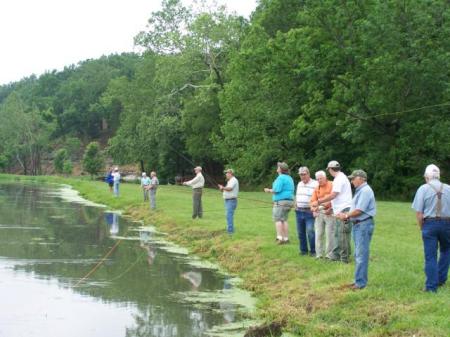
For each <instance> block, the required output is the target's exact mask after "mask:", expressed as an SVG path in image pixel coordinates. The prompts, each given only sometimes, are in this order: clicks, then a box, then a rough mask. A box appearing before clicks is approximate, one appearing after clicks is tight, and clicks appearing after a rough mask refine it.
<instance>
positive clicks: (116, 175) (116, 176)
mask: <svg viewBox="0 0 450 337" xmlns="http://www.w3.org/2000/svg"><path fill="white" fill-rule="evenodd" d="M112 176H113V182H114V196H116V197H118V196H119V185H120V172H119V168H118V167H115V168H114V171H113V173H112Z"/></svg>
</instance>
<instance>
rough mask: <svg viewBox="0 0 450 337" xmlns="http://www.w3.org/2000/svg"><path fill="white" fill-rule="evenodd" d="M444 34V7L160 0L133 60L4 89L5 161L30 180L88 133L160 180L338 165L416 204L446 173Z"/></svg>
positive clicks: (0, 109)
mask: <svg viewBox="0 0 450 337" xmlns="http://www.w3.org/2000/svg"><path fill="white" fill-rule="evenodd" d="M448 36H450V4H449V3H448V2H446V1H438V0H427V1H423V0H407V1H394V0H387V1H376V0H367V1H357V0H352V1H350V0H321V1H315V0H303V1H299V0H260V1H259V2H258V6H257V8H256V9H255V11H254V12H253V13H252V15H251V18H250V19H248V20H247V19H244V18H243V17H240V16H238V15H236V14H233V13H229V12H227V11H226V10H225V9H224V8H223V7H220V6H216V7H211V6H208V5H207V3H206V2H202V3H200V4H199V5H197V6H196V7H193V8H188V7H185V6H183V4H182V2H181V1H180V0H164V1H163V2H162V9H161V10H160V11H157V12H154V13H152V14H151V16H150V18H149V21H148V25H147V28H146V30H145V31H143V32H141V33H140V34H138V35H137V36H136V37H135V44H136V45H137V46H139V47H140V48H141V49H142V53H139V54H136V53H127V54H121V55H110V56H104V57H102V58H100V59H96V60H86V61H83V62H81V63H79V64H78V65H76V66H69V67H66V68H65V69H64V70H62V71H53V72H48V73H46V74H44V75H42V76H39V77H35V76H31V77H29V78H26V79H23V80H21V81H19V82H15V83H11V84H8V85H4V86H1V87H0V138H1V142H0V167H2V168H3V170H11V169H12V168H14V167H16V168H17V167H20V168H21V169H22V170H23V172H24V173H25V174H39V173H40V170H41V161H42V158H49V157H50V158H54V157H55V155H56V152H57V151H58V150H61V149H64V150H65V151H67V156H72V157H73V160H77V159H80V158H81V153H80V149H81V148H82V145H86V144H87V143H89V142H90V141H92V140H96V141H99V142H100V143H101V144H102V145H103V147H104V149H105V152H106V154H107V155H108V156H110V157H111V158H112V159H113V160H114V161H115V162H116V163H120V164H125V163H136V164H139V166H140V167H141V169H142V170H149V169H156V170H157V171H158V174H159V176H160V177H163V178H164V177H165V178H171V177H174V176H176V175H186V174H188V173H189V172H190V171H191V169H192V167H193V163H195V165H198V164H199V165H202V166H204V167H205V171H206V172H209V173H210V175H212V176H215V175H219V174H220V172H221V171H222V169H223V168H224V167H226V166H232V167H233V168H234V169H235V170H236V172H237V174H238V175H239V177H240V178H241V180H242V181H246V182H247V183H248V184H249V185H253V186H257V185H260V184H263V183H266V182H267V181H270V180H271V179H272V178H273V171H274V165H275V163H276V162H277V161H279V160H284V161H286V162H287V163H288V164H289V165H290V167H291V168H293V169H294V170H295V169H297V167H298V166H300V165H307V166H309V167H310V168H311V170H312V171H314V170H316V169H323V168H324V165H326V163H327V162H328V161H329V160H332V159H336V160H338V161H339V162H340V163H341V164H342V165H343V166H344V170H345V171H350V170H352V169H354V168H363V169H365V170H366V171H367V172H368V174H369V180H370V181H371V184H372V186H373V187H374V189H375V190H376V192H377V194H378V195H379V196H383V197H387V198H394V197H396V198H397V197H401V198H410V197H411V194H412V193H413V191H414V190H415V188H416V186H417V184H418V183H419V182H420V181H421V175H422V173H423V172H422V171H423V168H424V167H425V165H426V164H428V163H431V162H433V163H436V164H437V165H438V166H440V167H441V169H442V171H443V172H444V173H445V172H446V171H448V170H449V168H450V142H449V141H448V140H447V135H448V133H449V130H450V118H449V117H450V112H449V107H450V85H449V84H450V81H449V75H450V74H449V71H450V57H449V56H450V45H449V44H450V40H449V39H448ZM77 142H78V143H77ZM60 155H61V153H60ZM60 167H61V170H63V169H64V164H62V166H60ZM66 169H67V170H70V165H66Z"/></svg>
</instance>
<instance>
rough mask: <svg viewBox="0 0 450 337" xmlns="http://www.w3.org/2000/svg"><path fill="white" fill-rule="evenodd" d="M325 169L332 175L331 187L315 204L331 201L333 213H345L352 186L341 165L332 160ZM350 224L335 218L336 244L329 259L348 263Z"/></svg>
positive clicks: (348, 204) (350, 204)
mask: <svg viewBox="0 0 450 337" xmlns="http://www.w3.org/2000/svg"><path fill="white" fill-rule="evenodd" d="M327 170H328V172H329V173H330V175H331V176H333V178H334V180H333V189H332V192H331V194H330V195H328V196H326V197H324V198H319V199H318V200H317V205H316V206H318V205H320V204H323V203H326V202H328V201H331V206H332V208H333V214H334V215H335V216H336V215H337V214H339V213H347V212H348V211H349V210H350V207H351V206H352V187H351V185H350V181H349V180H348V178H347V176H346V175H345V174H344V173H343V172H341V165H340V164H339V163H338V162H337V161H336V160H332V161H330V162H329V163H328V166H327ZM351 232H352V225H351V222H349V221H343V220H340V219H338V218H336V230H335V236H336V240H335V242H336V246H335V247H334V249H333V252H332V255H331V257H329V259H330V260H333V261H339V260H340V261H342V262H344V263H348V262H349V260H350V253H351V248H350V242H351Z"/></svg>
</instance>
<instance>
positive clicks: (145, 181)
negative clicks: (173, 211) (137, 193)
mask: <svg viewBox="0 0 450 337" xmlns="http://www.w3.org/2000/svg"><path fill="white" fill-rule="evenodd" d="M158 186H159V180H158V177H157V176H156V172H155V171H152V172H150V177H148V176H147V173H145V172H142V178H141V187H142V191H143V194H144V202H145V201H148V200H149V199H150V208H151V209H156V190H157V189H158ZM149 195H150V198H149Z"/></svg>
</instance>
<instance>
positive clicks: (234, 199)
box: [225, 198, 237, 200]
mask: <svg viewBox="0 0 450 337" xmlns="http://www.w3.org/2000/svg"><path fill="white" fill-rule="evenodd" d="M236 199H237V198H225V200H236Z"/></svg>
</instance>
